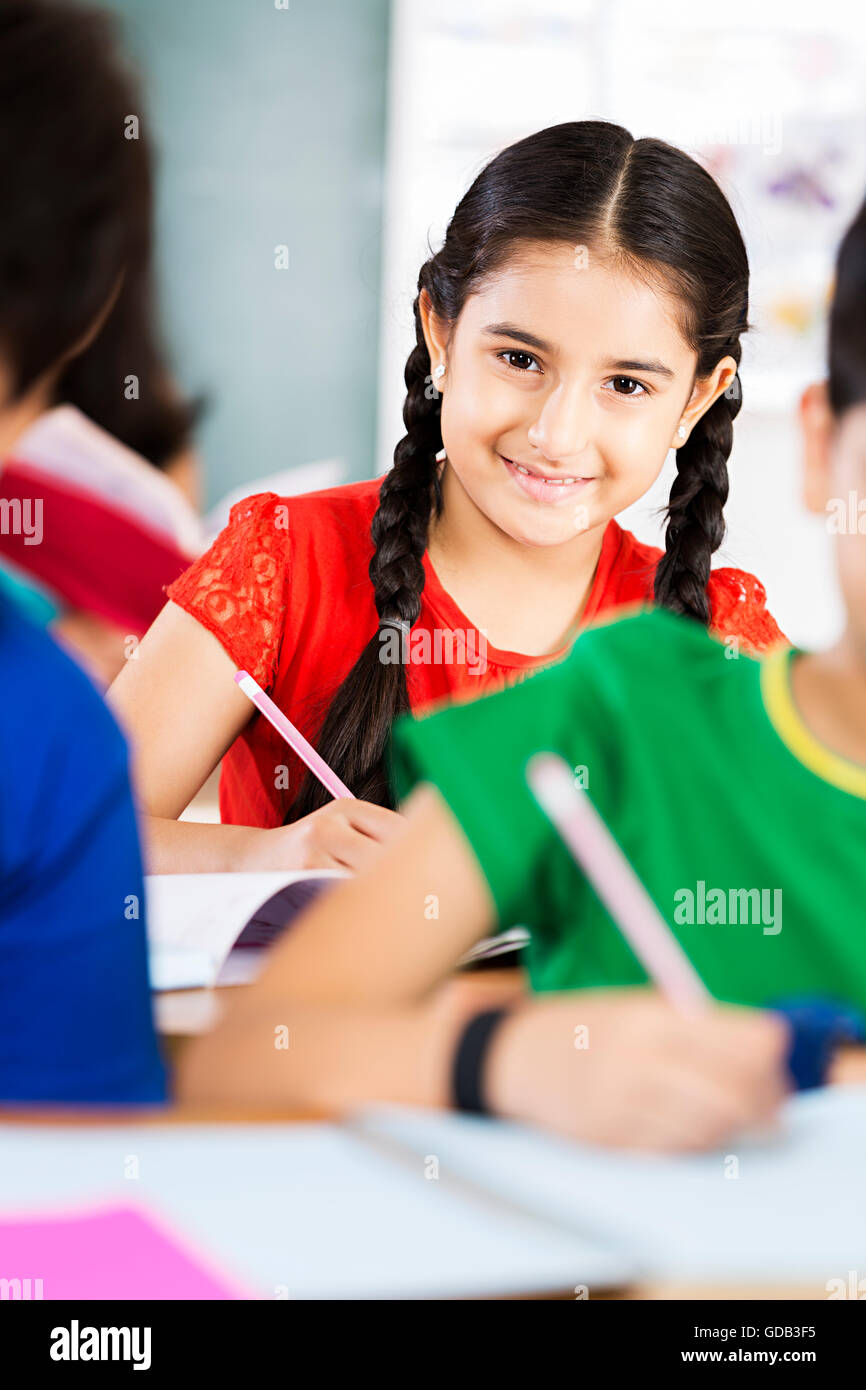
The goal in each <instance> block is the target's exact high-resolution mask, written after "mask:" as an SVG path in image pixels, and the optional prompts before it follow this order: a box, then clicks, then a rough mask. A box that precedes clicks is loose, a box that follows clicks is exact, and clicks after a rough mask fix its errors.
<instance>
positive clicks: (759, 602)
mask: <svg viewBox="0 0 866 1390" xmlns="http://www.w3.org/2000/svg"><path fill="white" fill-rule="evenodd" d="M707 597H708V598H709V600H710V612H711V615H712V631H713V633H714V634H715V636H716V637H718V638H719V639H720V640H721V641H723V642H726V643H732V642H733V643H735V644H736V645H737V646H738V647H740V646H742V647H743V648H744V649H745V650H746V651H751V652H753V653H755V654H756V655H759V656H761V655H763V654H764V653H765V652H768V651H770V650H771V649H772V648H773V647H777V646H780V645H787V644H788V639H787V638H786V637H785V634H784V633H783V632H782V630H781V628H780V627H779V625H778V623H777V622H776V620H775V618H774V617H773V615H772V613H771V612H770V610H769V609H768V607H767V591H766V589H765V588H764V586H763V584H762V583H761V581H760V579H758V578H757V577H756V576H755V575H754V574H750V573H749V572H748V570H741V569H730V568H722V569H716V570H713V572H712V573H711V575H710V582H709V584H708V585H707Z"/></svg>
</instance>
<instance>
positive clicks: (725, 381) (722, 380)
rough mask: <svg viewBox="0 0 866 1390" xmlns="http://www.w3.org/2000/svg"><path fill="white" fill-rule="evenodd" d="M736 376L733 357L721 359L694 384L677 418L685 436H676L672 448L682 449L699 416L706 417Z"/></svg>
mask: <svg viewBox="0 0 866 1390" xmlns="http://www.w3.org/2000/svg"><path fill="white" fill-rule="evenodd" d="M736 375H737V364H736V362H735V361H734V359H733V357H723V358H722V360H721V361H720V362H718V363H717V364H716V366H715V367H714V369H713V371H712V372H710V375H709V376H705V377H701V378H700V379H699V380H698V381H696V382H695V384H694V386H693V388H692V394H691V396H690V397H689V399H688V402H687V404H686V406H685V409H684V410H683V413H682V415H681V416H680V418H679V425H680V427H682V428H683V429H684V430H685V436H682V435H678V436H677V438H676V439H675V440H674V441H673V444H672V446H671V447H672V448H674V449H681V448H682V446H683V444H684V442H685V440H686V439H688V437H689V435H690V434H691V432H692V430H693V429H694V427H695V425H696V424H697V423H698V421H699V420H700V418H701V416H702V415H706V413H707V411H708V410H709V409H710V407H711V406H713V405H715V403H716V401H717V400H718V399H719V396H721V395H722V393H723V392H724V391H727V389H728V387H729V386H730V385H731V383H732V381H733V380H734V377H735V376H736Z"/></svg>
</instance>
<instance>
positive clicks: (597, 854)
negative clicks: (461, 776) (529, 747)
mask: <svg viewBox="0 0 866 1390" xmlns="http://www.w3.org/2000/svg"><path fill="white" fill-rule="evenodd" d="M526 780H527V781H528V783H529V785H530V787H531V788H532V791H533V794H534V796H535V799H536V801H537V802H538V804H539V805H540V806H541V808H542V810H543V811H545V812H546V814H547V815H548V816H549V817H550V819H551V820H552V821H553V824H554V825H555V826H556V828H557V830H558V831H559V833H560V835H561V836H562V838H563V840H564V841H565V843H566V844H567V845H568V848H569V849H570V850H571V853H572V854H573V855H574V858H575V859H576V861H577V863H578V864H579V865H580V867H581V868H582V869H583V871H584V873H585V874H586V876H587V878H588V879H589V881H590V883H591V884H592V886H593V887H594V889H595V891H596V893H597V894H598V896H599V898H600V899H601V901H602V902H603V903H604V905H605V907H606V908H607V909H608V911H609V912H610V914H611V916H612V917H613V919H614V921H615V922H616V924H617V926H618V927H619V929H620V931H621V932H622V934H623V936H624V937H625V939H626V941H627V942H628V943H629V945H630V946H631V948H632V950H633V951H634V953H635V955H636V956H637V958H638V960H639V961H640V962H641V964H642V965H643V967H644V969H645V970H646V972H647V974H648V975H649V977H650V979H651V980H653V981H654V982H655V983H656V984H657V985H658V987H659V989H660V990H661V991H662V993H663V994H665V995H667V997H668V999H669V1000H670V1002H671V1003H672V1004H674V1005H676V1006H677V1008H679V1009H682V1010H683V1011H684V1012H687V1013H697V1012H699V1011H700V1010H702V1009H704V1008H706V1006H707V1005H708V1004H709V1003H710V1002H711V1000H712V996H711V994H710V993H709V991H708V990H707V988H706V986H705V985H704V983H703V981H702V980H701V978H700V976H699V975H698V973H697V971H696V970H695V969H694V967H693V966H692V963H691V961H690V960H689V959H688V957H687V956H686V954H685V952H684V951H683V949H682V947H681V946H680V944H679V942H678V941H677V940H676V938H675V937H674V935H673V933H672V932H671V930H670V928H669V927H668V925H667V923H666V922H665V920H664V918H663V917H662V916H661V914H660V913H659V911H658V909H657V908H656V905H655V903H654V902H653V900H652V898H651V897H650V895H649V893H648V892H647V891H646V889H645V888H644V886H643V884H642V883H641V881H640V879H639V878H638V876H637V874H636V873H635V871H634V869H633V868H632V866H631V864H630V863H629V861H628V860H627V859H626V857H625V855H624V854H623V852H622V850H621V849H620V847H619V845H618V844H617V843H616V840H615V839H614V838H613V836H612V835H611V833H610V831H609V830H608V828H607V826H606V825H605V823H604V821H603V820H602V818H601V816H600V815H599V814H598V812H597V811H596V809H595V807H594V806H593V804H592V802H591V801H590V799H589V797H588V796H587V795H586V793H585V792H584V790H583V788H582V787H579V786H577V785H576V783H575V781H574V777H573V775H572V771H571V768H570V767H569V766H568V763H567V762H565V760H564V759H563V758H560V757H557V755H556V754H555V753H536V755H535V756H534V757H533V758H530V760H529V762H528V764H527V767H526Z"/></svg>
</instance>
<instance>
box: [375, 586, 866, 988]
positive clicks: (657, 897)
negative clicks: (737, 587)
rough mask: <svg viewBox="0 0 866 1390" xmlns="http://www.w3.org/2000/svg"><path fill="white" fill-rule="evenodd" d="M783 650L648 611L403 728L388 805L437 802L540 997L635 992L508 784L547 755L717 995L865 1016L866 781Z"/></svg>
mask: <svg viewBox="0 0 866 1390" xmlns="http://www.w3.org/2000/svg"><path fill="white" fill-rule="evenodd" d="M796 656H797V653H796V652H792V651H790V650H789V649H781V650H779V651H777V652H776V653H775V654H773V655H771V656H770V657H769V658H767V660H766V661H764V662H763V663H761V662H758V661H756V660H754V659H753V658H751V657H749V656H746V655H743V654H740V655H737V654H736V652H735V651H734V649H733V648H731V647H725V646H722V644H721V643H720V642H718V641H716V640H715V639H714V638H712V637H709V636H708V635H707V633H706V632H705V631H704V630H703V629H702V628H701V627H700V626H699V625H698V624H697V623H695V622H693V621H691V620H689V619H684V618H677V617H675V616H673V615H672V614H670V613H668V612H665V611H664V610H661V609H655V610H653V611H651V612H648V613H642V614H640V615H639V616H637V617H628V618H624V619H620V620H617V621H614V622H611V623H609V624H607V625H605V626H601V627H596V628H592V629H589V630H588V631H586V632H585V633H584V634H583V635H582V636H581V637H580V638H579V640H578V641H577V643H576V644H575V646H574V647H573V649H572V651H571V652H570V654H569V655H568V657H566V659H565V660H564V661H562V662H560V663H559V664H558V665H556V666H553V667H549V668H548V669H547V670H545V671H542V672H541V673H539V674H536V675H533V676H531V677H530V678H529V679H528V680H525V681H524V682H522V683H521V684H519V685H515V686H511V687H509V688H508V689H506V690H502V691H500V692H497V693H496V694H494V695H489V696H487V697H485V698H482V699H479V700H476V701H473V702H472V703H471V704H460V705H452V706H449V707H448V708H445V709H438V710H436V711H435V712H433V713H431V714H429V715H428V716H427V717H426V718H421V719H418V720H414V719H411V718H405V719H403V720H401V721H399V723H398V725H397V726H396V727H395V730H394V736H393V740H392V744H391V772H392V777H393V781H394V787H395V790H396V792H397V795H398V797H399V798H400V799H403V798H404V797H405V795H406V794H407V793H408V791H409V790H410V788H411V787H412V786H413V785H414V784H415V783H416V782H419V781H425V782H431V783H433V784H435V786H436V787H438V788H439V790H440V792H441V793H442V795H443V796H444V798H445V800H446V801H447V802H448V804H449V806H450V807H451V810H452V811H453V813H454V815H455V816H456V818H457V820H458V821H459V823H460V825H461V826H462V828H463V831H464V833H465V835H466V837H467V839H468V841H469V843H470V845H471V846H472V849H473V851H474V853H475V855H476V857H477V859H478V862H479V864H480V866H481V869H482V870H483V872H484V875H485V878H486V879H487V882H488V884H489V886H490V890H491V892H492V895H493V898H494V901H495V904H496V909H497V914H498V919H499V925H500V927H501V928H505V927H508V926H513V925H516V924H522V925H525V926H526V927H528V928H529V930H530V933H531V942H530V946H529V948H528V964H529V972H530V978H531V981H532V984H533V987H534V988H535V989H538V990H553V989H572V988H583V987H594V986H603V985H632V984H639V983H641V982H645V981H646V973H645V971H644V970H643V968H642V967H641V966H640V964H639V963H638V961H637V960H636V959H635V957H634V955H633V953H632V951H631V949H630V947H629V946H628V945H627V944H626V942H625V940H624V939H623V937H622V935H621V934H620V932H619V930H618V928H616V927H615V926H614V925H613V922H612V919H611V917H610V915H609V914H608V912H607V910H606V909H605V908H604V907H603V906H602V904H601V903H600V901H599V899H598V898H597V897H596V894H595V892H594V890H593V888H592V887H591V886H590V884H589V883H588V882H587V880H586V879H585V878H584V876H583V874H582V873H581V872H580V870H579V869H578V868H577V866H576V865H575V863H574V861H573V859H572V858H571V855H570V854H569V852H568V850H567V849H566V848H565V846H564V845H563V843H562V841H561V840H560V838H559V836H558V834H557V832H556V831H555V830H554V828H553V826H552V825H551V824H550V822H549V821H548V819H547V817H546V816H545V814H544V812H543V811H542V810H541V809H540V807H539V806H538V805H537V803H536V801H535V799H534V797H533V795H532V793H531V791H530V790H529V787H528V785H527V783H526V779H525V774H524V769H525V766H526V763H527V760H528V759H529V758H530V757H531V755H532V754H533V753H536V752H538V751H539V750H542V749H544V750H550V751H553V752H556V753H559V754H560V755H561V756H562V757H564V758H565V759H566V761H567V762H568V763H569V764H570V766H571V767H573V768H574V769H575V777H576V780H577V781H578V782H579V783H580V784H581V785H584V786H585V787H586V790H587V792H588V794H589V796H590V798H591V800H592V802H593V803H594V805H595V806H596V808H597V810H598V811H599V812H600V813H601V815H602V816H603V817H604V820H605V822H606V823H607V826H608V828H609V829H610V830H611V831H612V832H613V834H614V836H615V837H616V839H617V841H618V842H619V844H620V846H621V847H622V849H623V850H624V851H625V853H626V855H627V856H628V858H629V859H630V861H631V863H632V864H633V865H634V868H635V869H636V871H637V873H638V875H639V876H640V878H641V880H642V881H643V883H644V885H645V886H646V888H647V889H648V891H649V893H650V895H651V896H652V898H653V900H654V901H655V903H656V905H657V907H658V908H659V911H660V912H661V914H662V917H663V918H664V919H665V921H666V922H667V923H668V924H669V925H670V926H671V928H672V930H673V931H674V932H675V934H676V936H677V937H678V938H679V940H680V942H681V943H682V945H683V947H684V948H685V950H686V952H687V954H688V956H689V957H690V959H691V960H692V962H693V964H694V965H695V967H696V969H697V970H698V972H699V974H700V975H701V977H702V979H703V980H704V982H705V983H706V985H707V987H708V988H709V990H710V991H711V992H712V993H713V994H714V995H715V996H716V997H717V998H719V999H724V1000H728V1001H730V1002H733V1003H741V1004H754V1005H761V1004H768V1003H772V1002H774V1001H775V1000H777V999H780V998H782V997H785V996H790V995H797V994H813V995H814V994H821V995H825V996H830V997H833V998H836V999H841V1000H845V1001H848V1002H850V1003H853V1004H855V1005H857V1006H859V1007H860V1008H861V1009H866V768H861V767H857V766H855V765H854V764H852V763H850V762H847V761H845V760H844V759H842V758H840V757H838V756H836V755H834V754H832V753H831V752H829V751H828V750H826V749H824V748H823V746H822V745H820V744H818V743H817V741H816V740H815V739H814V738H813V737H812V735H811V734H810V733H809V732H808V730H807V729H806V727H805V726H804V725H803V723H802V721H801V720H800V719H799V716H798V714H797V712H796V709H795V707H794V704H793V701H792V699H791V693H790V683H789V671H790V663H791V661H792V660H795V659H796Z"/></svg>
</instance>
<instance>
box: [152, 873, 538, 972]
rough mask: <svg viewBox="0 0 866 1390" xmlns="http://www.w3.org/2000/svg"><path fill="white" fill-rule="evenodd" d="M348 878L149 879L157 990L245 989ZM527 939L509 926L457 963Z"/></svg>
mask: <svg viewBox="0 0 866 1390" xmlns="http://www.w3.org/2000/svg"><path fill="white" fill-rule="evenodd" d="M348 877H349V875H348V874H347V873H345V872H343V871H342V870H339V869H306V870H297V871H295V872H293V873H284V872H274V873H228V874H225V873H224V874H149V875H148V876H147V877H146V878H145V881H144V884H145V900H146V908H147V935H148V951H149V958H150V980H151V986H152V988H153V989H155V990H158V991H165V990H177V989H199V988H207V987H210V986H213V985H241V984H248V983H249V982H250V981H251V980H254V979H255V978H256V976H257V975H258V973H259V971H260V970H261V968H262V965H263V962H264V955H265V952H266V951H267V949H268V948H269V947H270V946H271V945H272V944H273V942H274V941H275V940H276V939H277V938H278V937H279V936H281V935H282V933H283V932H284V931H286V930H288V929H289V928H290V927H291V925H292V923H293V921H294V920H295V918H296V917H297V916H298V914H299V913H300V912H302V911H303V910H304V909H305V908H307V907H309V905H310V904H311V903H312V902H313V901H314V900H315V898H317V897H318V895H319V894H320V893H322V892H324V891H326V890H327V889H328V888H330V887H333V885H334V884H335V883H338V882H339V881H340V880H341V879H344V878H348ZM526 940H527V933H526V932H525V931H524V929H523V928H522V927H515V928H512V929H510V930H509V931H505V932H501V933H500V934H499V935H498V936H494V937H490V938H487V939H485V940H484V941H479V942H478V943H477V944H476V945H475V946H474V947H472V949H471V950H470V951H467V953H466V955H465V956H464V957H463V960H462V961H461V962H460V964H471V963H474V962H477V961H479V960H484V959H491V958H494V957H497V956H501V955H506V954H508V953H510V952H514V951H517V950H519V949H520V947H521V946H522V945H524V944H525V942H526Z"/></svg>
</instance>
